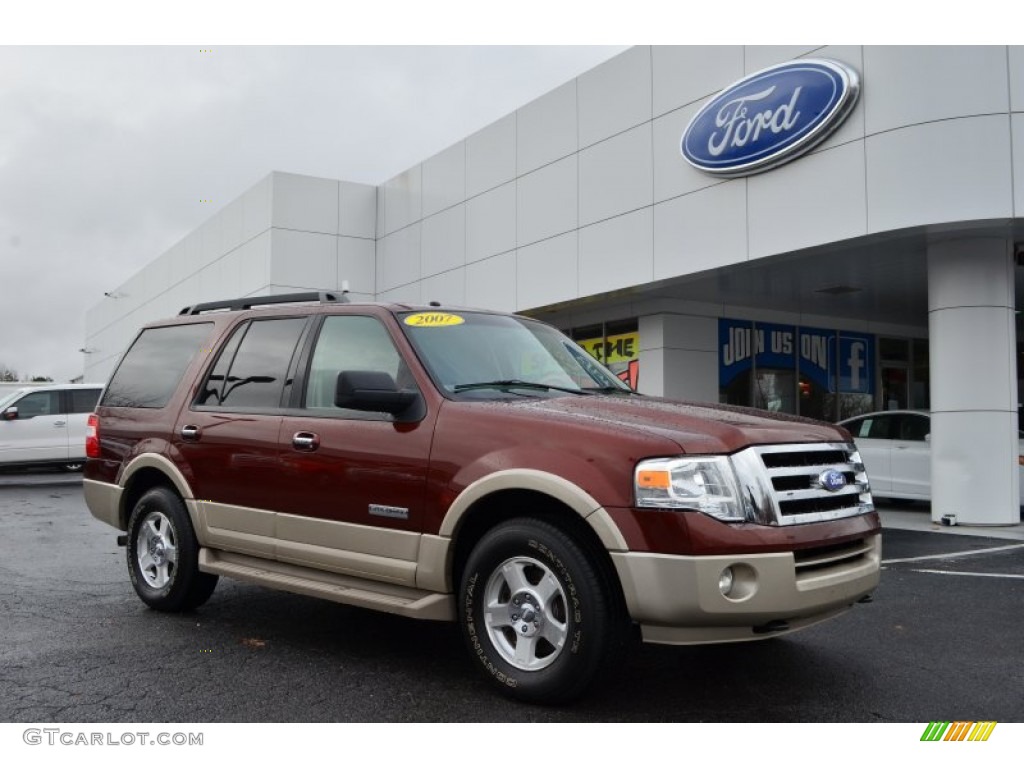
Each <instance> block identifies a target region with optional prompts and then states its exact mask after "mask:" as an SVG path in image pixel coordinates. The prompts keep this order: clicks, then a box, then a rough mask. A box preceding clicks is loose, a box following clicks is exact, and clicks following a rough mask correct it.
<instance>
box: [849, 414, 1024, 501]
mask: <svg viewBox="0 0 1024 768" xmlns="http://www.w3.org/2000/svg"><path fill="white" fill-rule="evenodd" d="M839 425H840V426H842V427H845V428H846V429H848V430H849V431H850V434H851V435H853V440H854V442H855V443H856V445H857V450H858V451H859V452H860V456H861V459H862V460H863V462H864V467H865V469H866V470H867V473H868V480H869V481H870V482H871V493H872V494H873V495H875V496H881V497H884V498H890V499H906V500H908V501H911V500H919V501H931V498H932V451H931V444H930V438H931V431H932V428H931V415H930V414H929V413H928V412H927V411H878V412H876V413H865V414H862V415H860V416H856V417H854V418H852V419H846V420H844V421H840V422H839ZM1019 450H1020V455H1022V456H1024V441H1022V442H1021V446H1020V449H1019ZM1021 472H1022V475H1021V494H1022V496H1024V467H1022V468H1021Z"/></svg>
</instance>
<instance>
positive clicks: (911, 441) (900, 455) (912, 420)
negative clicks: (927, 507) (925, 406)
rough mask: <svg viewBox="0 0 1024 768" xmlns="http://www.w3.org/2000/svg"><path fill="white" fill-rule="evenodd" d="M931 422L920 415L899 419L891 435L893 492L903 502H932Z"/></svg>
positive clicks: (915, 414)
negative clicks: (929, 437) (904, 499)
mask: <svg viewBox="0 0 1024 768" xmlns="http://www.w3.org/2000/svg"><path fill="white" fill-rule="evenodd" d="M930 432H931V419H930V418H929V417H928V416H926V415H925V414H923V413H904V414H902V415H900V417H899V422H898V427H897V429H896V430H894V431H893V439H892V440H891V441H890V442H891V443H892V454H891V468H892V472H891V474H892V491H893V493H898V494H900V496H902V497H904V498H914V499H930V498H931V486H932V481H931V476H932V463H931V444H930V443H929V442H928V436H929V433H930Z"/></svg>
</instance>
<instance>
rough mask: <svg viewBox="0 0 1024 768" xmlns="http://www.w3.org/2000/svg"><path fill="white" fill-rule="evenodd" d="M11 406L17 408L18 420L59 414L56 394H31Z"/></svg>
mask: <svg viewBox="0 0 1024 768" xmlns="http://www.w3.org/2000/svg"><path fill="white" fill-rule="evenodd" d="M13 405H15V406H16V407H17V408H18V418H19V419H31V418H34V417H36V416H50V415H51V414H55V413H60V394H59V393H58V392H31V393H29V394H27V395H25V396H24V397H23V398H21V400H19V401H18V402H16V403H13Z"/></svg>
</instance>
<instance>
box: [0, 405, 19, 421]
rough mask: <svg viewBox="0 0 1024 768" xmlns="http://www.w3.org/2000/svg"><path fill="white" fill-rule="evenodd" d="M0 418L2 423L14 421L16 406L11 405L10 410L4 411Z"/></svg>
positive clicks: (16, 413)
mask: <svg viewBox="0 0 1024 768" xmlns="http://www.w3.org/2000/svg"><path fill="white" fill-rule="evenodd" d="M2 418H3V420H4V421H14V420H16V419H17V418H18V406H16V405H12V406H11V407H10V408H8V409H7V410H5V411H4V413H3V417H2Z"/></svg>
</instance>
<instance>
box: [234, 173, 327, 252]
mask: <svg viewBox="0 0 1024 768" xmlns="http://www.w3.org/2000/svg"><path fill="white" fill-rule="evenodd" d="M272 183H273V206H272V211H273V213H272V215H271V226H273V227H278V228H280V229H294V230H299V231H301V232H320V233H324V234H329V235H334V234H337V232H338V211H339V207H338V181H337V179H321V178H315V177H313V176H299V175H296V174H294V173H280V172H275V173H274V174H272ZM219 219H220V217H217V218H216V219H214V221H218V220H219ZM218 250H219V249H218Z"/></svg>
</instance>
